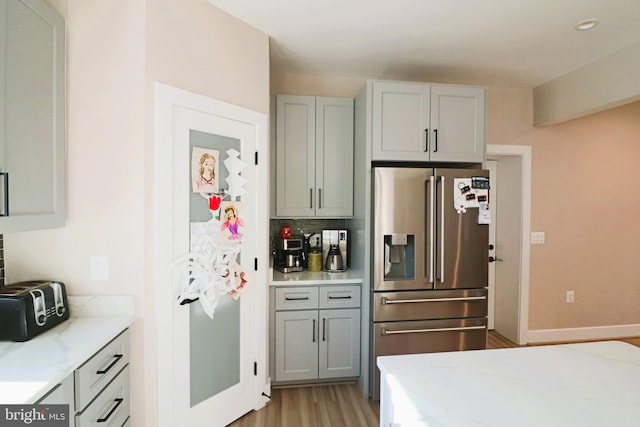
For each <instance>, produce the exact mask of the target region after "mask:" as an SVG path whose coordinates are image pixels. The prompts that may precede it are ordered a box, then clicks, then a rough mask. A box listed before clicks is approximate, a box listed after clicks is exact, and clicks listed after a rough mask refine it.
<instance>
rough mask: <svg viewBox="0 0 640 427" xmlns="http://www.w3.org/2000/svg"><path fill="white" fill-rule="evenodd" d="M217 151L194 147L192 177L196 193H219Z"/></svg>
mask: <svg viewBox="0 0 640 427" xmlns="http://www.w3.org/2000/svg"><path fill="white" fill-rule="evenodd" d="M218 158H219V153H218V151H217V150H209V149H206V148H199V147H193V152H192V156H191V177H192V181H193V182H192V186H193V192H194V193H217V192H218V179H217V176H218Z"/></svg>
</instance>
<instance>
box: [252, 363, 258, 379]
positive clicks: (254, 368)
mask: <svg viewBox="0 0 640 427" xmlns="http://www.w3.org/2000/svg"><path fill="white" fill-rule="evenodd" d="M253 376H254V377H257V376H258V362H253Z"/></svg>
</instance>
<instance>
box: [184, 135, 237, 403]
mask: <svg viewBox="0 0 640 427" xmlns="http://www.w3.org/2000/svg"><path fill="white" fill-rule="evenodd" d="M193 147H201V148H210V149H213V150H218V151H219V152H220V159H219V160H220V164H219V170H218V173H219V177H218V179H219V185H220V188H226V184H225V179H226V178H227V176H228V175H229V172H228V171H227V169H226V167H225V166H224V163H223V162H222V160H223V159H225V158H226V157H227V155H226V151H227V150H228V149H230V148H234V149H235V150H237V151H239V152H241V151H242V150H241V144H240V140H238V139H234V138H228V137H224V136H220V135H214V134H210V133H205V132H199V131H195V130H191V131H190V150H191V149H192V148H193ZM188 191H189V192H190V194H191V199H190V211H189V216H190V220H191V222H205V221H208V220H210V219H211V212H210V211H209V207H208V204H207V201H206V199H204V198H203V197H202V196H200V194H198V193H193V192H191V188H189V189H188ZM241 255H242V254H241ZM240 260H241V256H239V257H238V262H240ZM242 301H243V299H242V298H240V299H239V300H238V301H234V300H233V298H231V297H230V296H228V295H225V296H222V297H221V300H220V303H219V304H218V306H217V307H216V311H215V314H214V317H213V319H211V318H210V317H209V316H207V314H206V313H205V312H204V311H203V309H202V306H201V305H200V303H199V302H194V303H192V304H190V306H189V341H190V344H189V363H190V366H189V376H190V382H191V387H190V402H191V407H193V406H195V405H197V404H198V403H200V402H203V401H205V400H207V399H209V398H210V397H212V396H215V395H216V394H218V393H220V392H222V391H224V390H226V389H228V388H229V387H231V386H233V385H235V384H238V383H240V304H242Z"/></svg>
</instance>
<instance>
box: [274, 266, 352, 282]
mask: <svg viewBox="0 0 640 427" xmlns="http://www.w3.org/2000/svg"><path fill="white" fill-rule="evenodd" d="M272 271H273V276H272V277H273V280H272V281H271V283H270V284H271V286H310V285H312V286H317V285H345V284H358V285H359V284H361V283H362V276H361V275H359V274H358V273H356V272H354V271H352V270H347V271H341V272H336V273H329V272H326V271H318V272H313V271H308V270H305V271H300V272H295V273H281V272H280V271H278V270H272Z"/></svg>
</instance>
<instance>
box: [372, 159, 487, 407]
mask: <svg viewBox="0 0 640 427" xmlns="http://www.w3.org/2000/svg"><path fill="white" fill-rule="evenodd" d="M373 176H374V187H373V189H374V196H373V204H374V206H373V224H374V226H373V254H372V258H373V259H372V266H373V286H372V292H371V304H372V305H371V306H372V310H371V313H372V320H371V365H370V366H371V370H370V371H371V375H372V378H371V381H370V384H371V396H372V397H373V398H374V399H378V398H379V387H380V385H379V377H380V374H379V371H378V368H377V366H376V364H375V360H376V357H377V356H384V355H395V354H411V353H430V352H441V351H455V350H471V349H484V348H486V341H487V285H488V258H489V249H488V246H489V240H488V239H489V226H488V225H487V223H488V217H487V215H488V211H487V209H488V202H489V200H488V198H489V194H488V193H489V190H488V187H489V178H488V176H489V173H488V171H486V170H481V169H427V168H402V167H375V168H373Z"/></svg>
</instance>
